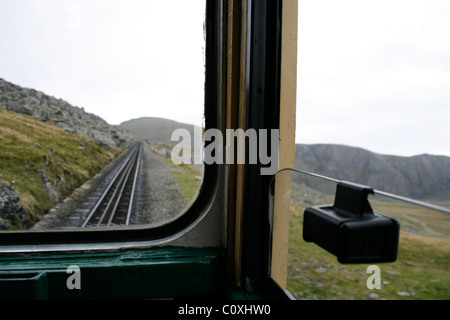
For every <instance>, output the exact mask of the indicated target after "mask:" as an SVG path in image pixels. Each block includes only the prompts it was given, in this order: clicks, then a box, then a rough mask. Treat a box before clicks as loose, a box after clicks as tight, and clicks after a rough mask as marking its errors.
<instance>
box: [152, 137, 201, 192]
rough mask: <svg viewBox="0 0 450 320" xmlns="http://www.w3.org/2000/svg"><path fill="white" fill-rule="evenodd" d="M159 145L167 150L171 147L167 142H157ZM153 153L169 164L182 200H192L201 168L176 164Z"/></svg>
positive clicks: (197, 187) (197, 188)
mask: <svg viewBox="0 0 450 320" xmlns="http://www.w3.org/2000/svg"><path fill="white" fill-rule="evenodd" d="M154 145H156V144H153V146H154ZM159 146H161V147H164V148H166V149H168V150H170V148H171V146H169V145H167V144H159ZM154 154H155V156H156V157H158V158H159V159H161V160H163V161H164V162H166V163H167V164H168V165H169V166H170V173H171V174H172V176H173V179H174V182H175V183H176V184H177V185H178V188H179V190H180V193H181V196H182V197H183V200H184V201H192V200H193V199H194V198H195V196H196V194H197V192H198V190H199V187H200V182H199V181H198V178H200V177H201V176H202V171H201V169H200V168H197V167H195V166H192V165H188V164H180V165H176V164H174V163H173V162H172V160H171V159H170V158H167V157H163V156H161V155H160V154H158V153H154Z"/></svg>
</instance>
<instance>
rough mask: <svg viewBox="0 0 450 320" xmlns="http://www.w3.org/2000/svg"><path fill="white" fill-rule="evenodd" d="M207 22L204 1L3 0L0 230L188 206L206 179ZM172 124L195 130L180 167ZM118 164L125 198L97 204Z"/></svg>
mask: <svg viewBox="0 0 450 320" xmlns="http://www.w3.org/2000/svg"><path fill="white" fill-rule="evenodd" d="M204 19H205V2H204V1H181V0H172V1H147V0H132V1H124V0H113V1H110V0H107V1H106V0H95V1H87V0H75V1H70V3H68V2H60V1H46V0H37V1H36V0H33V1H31V0H26V1H12V0H11V1H10V0H6V1H2V2H1V3H0V28H1V29H2V30H3V32H2V41H1V43H0V52H1V53H0V56H1V59H0V70H1V71H0V230H2V231H8V230H28V229H37V228H39V229H60V228H79V227H82V226H87V227H91V226H106V225H113V226H117V225H123V224H124V223H125V224H126V223H129V224H130V225H136V224H138V225H143V224H145V225H147V224H154V223H161V222H164V221H168V220H172V219H175V218H176V217H178V216H179V215H180V214H182V213H183V212H184V211H185V210H186V208H187V207H188V206H189V204H190V203H192V201H194V200H195V198H196V194H197V192H198V190H199V188H200V185H201V180H202V176H203V167H202V165H201V164H197V163H194V158H195V157H198V155H199V154H201V148H202V144H201V131H202V129H201V128H202V125H203V114H204V78H205V68H204V63H205V58H204V52H205V35H204ZM176 129H185V130H187V133H188V134H189V135H190V137H191V138H192V148H191V150H189V151H190V152H191V153H190V154H189V156H188V158H187V160H189V161H187V160H186V161H185V162H186V163H185V164H182V165H176V164H175V163H174V162H173V161H172V150H173V147H174V146H175V145H176V144H177V143H179V140H180V138H179V137H176V140H174V141H172V139H171V138H172V133H173V132H174V131H175V130H176ZM194 132H197V135H196V138H198V137H200V139H198V140H199V141H196V143H195V144H194V141H195V140H194ZM198 132H200V134H198ZM138 142H140V144H139V145H137V143H138ZM133 146H140V148H136V150H141V152H140V153H139V155H138V156H137V157H136V159H139V160H140V162H139V164H136V165H135V166H130V168H129V169H128V167H127V166H122V164H123V163H122V160H125V159H128V158H129V155H131V153H130V151H131V150H132V147H133ZM184 156H186V155H184ZM197 162H199V161H197ZM136 166H138V170H136V169H135V167H136ZM122 167H123V168H124V170H125V172H126V173H127V175H126V177H124V178H123V181H128V183H127V184H126V185H124V186H123V188H121V187H119V188H118V191H117V193H116V194H117V195H118V194H119V193H121V192H122V191H124V194H125V197H124V199H123V200H115V199H114V200H111V201H110V203H109V204H103V203H98V200H99V199H100V198H102V196H103V198H105V199H110V198H111V199H113V197H114V196H113V195H111V194H107V193H106V192H105V188H106V187H108V186H111V187H112V188H111V190H112V189H113V188H115V187H116V183H113V182H112V181H113V178H115V177H118V179H119V180H120V179H121V177H122V175H121V174H119V173H118V172H119V169H120V168H122ZM94 177H95V178H94ZM128 177H129V179H128ZM134 177H136V178H137V179H136V180H135V182H133V178H134ZM92 178H94V179H93V180H91V179H92ZM132 190H134V192H133V193H132ZM131 194H134V197H133V198H131ZM130 199H133V200H130ZM130 204H131V206H130ZM94 208H99V211H98V212H96V213H93V212H92V210H93V209H94ZM106 208H108V209H117V212H118V215H120V216H121V217H115V216H114V217H113V216H112V213H110V212H109V211H108V212H107V213H105V214H103V211H100V210H103V209H106ZM91 215H92V216H93V217H94V220H93V221H89V222H88V221H87V218H88V217H89V216H91ZM101 216H104V219H102V221H100V219H99V218H100V217H101Z"/></svg>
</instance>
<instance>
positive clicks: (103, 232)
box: [0, 0, 223, 252]
mask: <svg viewBox="0 0 450 320" xmlns="http://www.w3.org/2000/svg"><path fill="white" fill-rule="evenodd" d="M204 1H205V2H206V12H205V38H206V39H205V46H206V47H205V96H204V97H205V98H204V101H205V102H204V103H205V111H204V112H205V113H204V119H205V129H206V130H207V129H210V128H221V127H222V125H221V122H222V121H223V120H222V117H221V110H222V103H223V102H222V97H221V95H222V90H221V87H222V71H221V69H222V62H221V60H222V54H221V50H222V40H221V39H222V32H223V4H222V1H221V0H215V1H210V0H204ZM218 184H219V165H217V164H211V165H207V164H204V176H203V183H202V185H201V187H200V191H199V193H198V197H197V199H196V200H195V201H194V202H193V203H192V205H191V206H190V207H189V208H188V209H187V210H186V211H185V212H184V213H183V214H182V215H180V216H179V217H178V218H177V219H175V220H172V221H169V222H167V223H161V224H157V225H140V226H130V227H127V228H115V229H112V228H111V229H109V228H105V229H96V230H85V229H79V230H75V229H74V230H39V231H33V230H28V231H10V232H9V231H8V232H0V252H22V251H30V250H31V251H36V250H38V251H39V250H43V251H51V250H58V249H59V250H69V249H71V248H72V249H89V248H91V249H106V248H121V247H123V246H124V245H126V246H130V245H131V246H139V245H145V246H148V245H152V244H163V243H167V242H169V241H171V240H174V239H176V238H178V237H180V236H182V235H183V234H184V233H186V232H187V231H188V230H190V229H192V228H193V227H194V226H195V225H197V223H198V222H200V221H201V220H202V219H203V218H204V217H205V216H206V215H207V214H208V212H209V211H210V208H211V205H212V203H213V202H214V200H215V198H216V195H217V190H218V188H219V186H218Z"/></svg>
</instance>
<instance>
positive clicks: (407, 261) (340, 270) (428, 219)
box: [288, 184, 450, 300]
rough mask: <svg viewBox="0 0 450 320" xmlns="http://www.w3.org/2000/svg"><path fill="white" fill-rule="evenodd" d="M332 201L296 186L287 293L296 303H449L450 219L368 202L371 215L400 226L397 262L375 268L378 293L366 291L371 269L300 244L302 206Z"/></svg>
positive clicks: (418, 209)
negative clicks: (380, 215) (378, 272)
mask: <svg viewBox="0 0 450 320" xmlns="http://www.w3.org/2000/svg"><path fill="white" fill-rule="evenodd" d="M333 201H334V197H333V196H325V195H324V194H321V193H320V192H314V191H313V190H312V189H309V188H306V187H304V186H301V185H298V184H294V189H293V197H292V200H291V220H290V224H291V227H290V244H289V267H288V290H289V291H290V292H291V293H292V294H293V295H294V297H296V298H297V299H321V300H322V299H339V300H344V299H358V300H365V299H389V300H399V299H401V300H404V299H414V300H416V299H417V300H419V299H449V298H450V215H449V214H446V213H442V212H438V211H433V210H429V209H422V208H421V207H418V206H413V205H409V204H404V203H401V202H397V201H395V202H392V201H390V202H387V201H381V200H379V199H371V201H370V202H371V204H372V207H373V209H374V210H375V211H379V212H382V213H385V214H387V215H390V216H393V217H395V218H397V219H398V220H399V221H400V224H401V233H400V243H399V251H398V259H397V261H396V262H394V263H383V264H377V265H378V266H379V267H380V269H381V289H380V290H369V289H368V288H367V286H366V281H367V279H368V277H369V276H370V275H371V274H367V273H366V271H367V267H368V266H369V265H364V264H356V265H342V264H340V263H339V262H338V261H337V258H336V257H335V256H333V255H331V254H330V253H328V252H327V251H325V250H323V249H322V248H320V247H318V246H317V245H315V244H314V243H307V242H305V241H304V240H303V236H302V234H303V231H302V229H303V212H304V210H305V208H306V207H308V206H314V205H319V204H327V203H333Z"/></svg>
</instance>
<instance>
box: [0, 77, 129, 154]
mask: <svg viewBox="0 0 450 320" xmlns="http://www.w3.org/2000/svg"><path fill="white" fill-rule="evenodd" d="M0 106H5V107H6V108H7V109H9V110H11V111H15V112H18V113H23V114H27V115H30V116H33V117H34V118H36V119H39V120H41V121H43V122H45V123H48V124H53V125H56V126H58V127H60V128H62V129H64V130H66V131H69V132H72V133H75V134H79V135H83V136H86V137H88V138H90V139H92V141H94V142H95V143H96V144H98V145H100V146H102V147H104V148H105V149H108V148H110V147H114V148H126V147H130V146H131V145H132V143H133V137H132V136H131V135H130V134H129V133H128V132H127V131H126V129H124V128H121V127H118V126H112V125H110V124H108V123H107V122H106V121H105V120H103V119H102V118H100V117H98V116H96V115H94V114H91V113H88V112H86V111H85V110H84V109H83V108H79V107H74V106H72V105H70V104H69V103H68V102H66V101H64V100H62V99H56V98H55V97H52V96H49V95H46V94H45V93H43V92H40V91H36V90H34V89H27V88H22V87H20V86H17V85H15V84H12V83H10V82H7V81H5V80H3V79H1V78H0Z"/></svg>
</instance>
